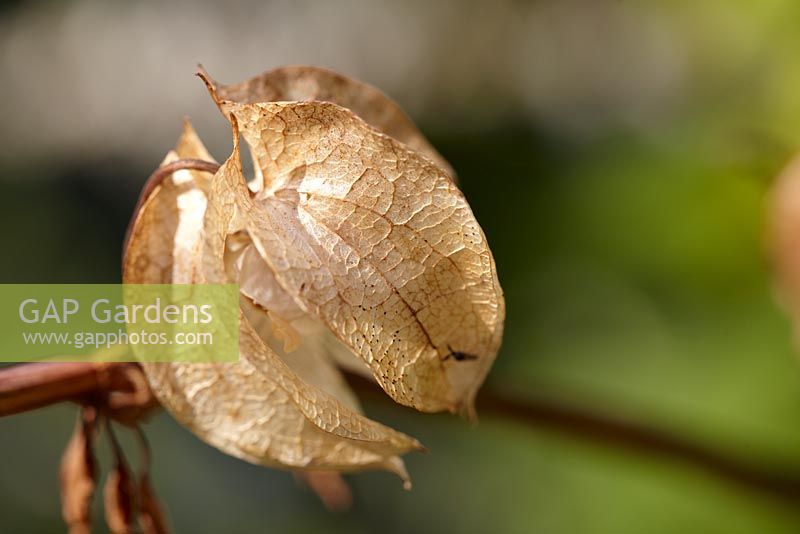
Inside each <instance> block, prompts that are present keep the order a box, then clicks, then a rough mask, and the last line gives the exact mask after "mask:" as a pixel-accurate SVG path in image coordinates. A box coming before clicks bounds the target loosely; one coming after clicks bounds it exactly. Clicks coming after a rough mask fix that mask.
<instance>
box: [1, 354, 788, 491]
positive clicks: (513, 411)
mask: <svg viewBox="0 0 800 534" xmlns="http://www.w3.org/2000/svg"><path fill="white" fill-rule="evenodd" d="M132 365H133V366H135V365H136V364H130V363H104V364H97V363H35V364H23V365H18V366H14V367H7V368H3V369H0V417H2V416H5V415H12V414H15V413H20V412H24V411H29V410H34V409H36V408H40V407H42V406H46V405H48V404H54V403H57V402H61V401H74V400H77V401H79V402H80V401H81V400H86V399H92V398H97V396H98V395H108V394H109V393H111V392H114V391H115V388H125V389H124V390H125V391H130V388H131V387H133V386H132V385H131V384H130V382H129V381H128V380H127V379H126V378H125V376H126V374H128V373H129V372H130V368H129V367H128V370H127V371H126V366H132ZM348 382H349V383H350V385H351V386H352V387H353V388H354V389H356V390H358V391H359V392H360V393H365V394H367V395H369V396H370V397H371V398H373V399H376V400H385V399H387V398H388V397H387V396H386V395H385V394H383V393H382V392H381V391H380V389H379V388H378V387H377V386H376V385H375V384H373V383H372V382H370V381H368V380H366V379H364V378H360V377H356V376H354V375H348ZM478 410H479V412H480V413H482V414H484V415H492V416H495V417H498V418H504V419H509V420H512V421H515V422H517V423H522V424H524V425H526V426H529V427H531V428H536V429H546V430H550V431H554V432H558V433H562V434H566V435H569V436H573V437H575V438H579V439H583V440H588V441H592V442H595V443H600V444H603V445H606V446H609V447H614V448H617V449H625V450H628V451H632V452H636V453H640V454H645V455H651V456H659V457H662V458H666V459H670V460H677V461H680V462H683V463H685V464H687V465H690V466H693V467H695V468H698V469H700V470H703V471H705V472H707V473H709V474H711V475H714V476H716V477H718V478H720V479H722V480H725V481H728V482H731V483H734V484H736V485H738V486H740V487H743V488H746V489H750V490H754V491H757V492H760V493H762V494H764V495H768V496H771V497H775V498H778V499H780V500H783V501H786V502H790V503H791V504H793V505H797V504H798V503H800V473H798V472H797V471H796V470H793V469H780V468H777V467H776V466H766V465H759V464H758V463H757V462H756V461H754V460H749V461H748V460H745V459H741V458H736V457H734V456H730V455H727V454H725V453H722V452H720V451H717V450H714V449H712V448H709V447H707V446H705V445H702V444H699V443H695V442H692V441H689V440H687V439H685V438H681V437H678V436H676V435H673V434H670V433H668V432H665V431H663V430H659V429H656V428H651V427H647V426H644V425H641V424H638V423H633V422H627V421H623V420H620V419H615V418H613V417H610V416H607V415H603V414H599V413H592V412H589V411H584V410H582V409H578V408H570V407H566V406H562V405H560V404H555V403H552V402H549V401H546V400H541V399H538V400H524V401H523V400H520V399H515V398H512V397H508V396H505V395H503V394H500V393H498V392H496V391H491V390H488V389H485V390H484V391H483V392H482V393H481V395H480V396H479V399H478Z"/></svg>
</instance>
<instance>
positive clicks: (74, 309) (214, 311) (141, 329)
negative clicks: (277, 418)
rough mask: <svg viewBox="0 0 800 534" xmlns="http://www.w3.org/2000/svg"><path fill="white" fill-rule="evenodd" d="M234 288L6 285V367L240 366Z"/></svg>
mask: <svg viewBox="0 0 800 534" xmlns="http://www.w3.org/2000/svg"><path fill="white" fill-rule="evenodd" d="M239 313H240V311H239V287H238V286H237V285H234V284H195V285H187V284H174V285H173V284H143V285H133V284H0V362H43V361H112V362H135V361H139V362H194V363H211V362H236V361H238V360H239Z"/></svg>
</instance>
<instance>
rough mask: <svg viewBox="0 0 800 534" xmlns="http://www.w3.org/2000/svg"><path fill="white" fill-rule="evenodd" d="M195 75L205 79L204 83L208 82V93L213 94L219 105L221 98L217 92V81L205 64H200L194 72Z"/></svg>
mask: <svg viewBox="0 0 800 534" xmlns="http://www.w3.org/2000/svg"><path fill="white" fill-rule="evenodd" d="M194 75H195V76H197V77H198V78H200V79H201V80H203V83H204V84H206V89H208V94H210V95H211V98H212V99H213V100H214V103H215V104H217V106H219V104H220V102H221V99H220V98H219V95H218V94H217V82H216V80H214V78H212V77H211V75H210V74H209V73H208V71H206V69H205V68H204V67H203V65H200V64H198V65H197V70H196V71H195V73H194Z"/></svg>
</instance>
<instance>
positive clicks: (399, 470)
mask: <svg viewBox="0 0 800 534" xmlns="http://www.w3.org/2000/svg"><path fill="white" fill-rule="evenodd" d="M385 467H386V469H387V470H388V471H390V472H392V473H394V474H395V475H397V476H398V477H399V478H400V481H401V482H402V483H403V489H404V490H406V491H410V490H411V476H410V475H409V474H408V470H407V469H406V464H405V463H404V462H403V460H402V459H400V457H399V456H392V457H391V458H389V459H388V460H386V465H385Z"/></svg>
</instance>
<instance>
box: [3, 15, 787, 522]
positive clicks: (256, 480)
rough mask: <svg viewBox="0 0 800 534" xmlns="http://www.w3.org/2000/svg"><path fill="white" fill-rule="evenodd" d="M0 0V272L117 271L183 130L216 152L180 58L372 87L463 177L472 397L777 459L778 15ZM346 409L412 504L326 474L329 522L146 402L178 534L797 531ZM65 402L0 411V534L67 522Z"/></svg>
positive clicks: (600, 468)
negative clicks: (61, 489) (338, 494)
mask: <svg viewBox="0 0 800 534" xmlns="http://www.w3.org/2000/svg"><path fill="white" fill-rule="evenodd" d="M0 5H2V7H0V72H2V83H0V116H2V117H3V120H2V122H0V239H2V245H3V253H2V261H0V282H3V283H13V282H115V281H117V280H118V279H119V257H120V249H121V242H122V236H123V232H124V228H125V226H126V224H127V220H128V218H129V215H130V213H131V210H132V208H133V205H134V202H135V199H136V195H137V193H138V189H139V188H140V187H141V185H142V183H143V181H144V179H145V178H146V176H147V175H148V174H149V173H150V172H151V170H152V169H153V168H154V167H155V166H156V165H157V164H158V162H159V161H160V159H161V157H162V156H163V154H164V153H165V152H166V150H167V149H168V148H169V147H170V146H171V144H172V142H173V141H174V139H175V138H176V137H177V135H178V133H179V129H180V119H181V117H182V116H183V115H186V114H189V115H191V117H192V120H193V121H194V122H195V124H196V126H197V128H198V130H199V133H200V135H201V136H202V137H203V138H204V139H206V140H207V141H208V144H209V146H210V147H211V149H212V152H213V153H214V154H215V155H216V157H217V158H218V159H222V158H224V157H225V155H226V154H227V153H228V151H229V131H228V129H227V127H226V126H225V123H224V121H223V119H222V118H221V117H220V116H219V115H218V113H217V112H216V110H215V109H213V106H212V105H211V103H210V102H209V101H208V99H207V96H206V94H205V90H204V88H203V87H202V85H201V84H200V83H199V82H198V81H197V80H196V79H194V78H193V77H192V72H193V68H194V66H195V64H196V63H197V62H198V61H202V62H203V63H204V65H205V66H206V67H207V68H208V70H209V71H210V72H211V73H212V74H214V75H215V77H217V78H218V79H220V80H222V81H226V82H234V81H238V80H240V79H244V78H245V77H248V76H251V75H254V74H256V73H258V72H261V71H262V70H266V69H268V68H272V67H274V66H278V65H281V64H287V63H308V64H317V65H321V66H327V67H330V68H334V69H337V70H340V71H342V72H344V73H346V74H350V75H352V76H354V77H357V78H359V79H362V80H364V81H368V82H371V83H374V84H376V85H378V86H379V87H381V88H382V89H384V90H385V91H386V92H388V93H389V94H390V95H392V96H393V97H395V98H396V99H397V100H398V101H400V103H401V104H402V105H403V106H404V107H406V108H407V109H408V110H409V112H410V113H411V115H412V116H413V117H414V119H415V120H416V121H417V122H418V123H419V124H420V126H421V128H422V129H423V130H424V131H425V132H426V134H428V135H429V137H430V138H431V140H432V141H433V143H434V145H435V146H437V148H439V150H440V151H441V152H442V153H443V154H444V155H445V156H446V157H447V158H448V159H449V160H450V161H451V163H452V164H453V166H454V167H455V169H456V170H457V172H458V174H459V176H460V178H461V184H462V187H463V190H464V192H465V194H466V195H467V197H468V199H469V201H470V203H471V205H472V207H473V210H474V212H475V214H476V216H477V218H478V220H479V221H480V223H481V225H482V226H483V228H484V230H485V232H486V234H487V235H488V238H489V242H490V243H491V245H492V250H493V252H494V254H495V257H496V260H497V265H498V270H499V274H500V280H501V282H502V285H503V288H504V290H505V293H506V299H507V305H508V320H507V324H506V336H505V340H504V345H503V349H502V352H501V354H500V356H499V358H498V360H497V363H496V365H495V367H494V369H493V371H492V374H491V376H490V378H489V382H488V387H491V388H494V389H496V390H500V391H505V392H508V393H509V394H513V395H516V396H519V397H522V398H526V397H529V398H543V399H547V400H550V401H552V402H558V403H561V404H564V405H566V406H570V407H575V408H579V409H580V408H587V409H590V410H591V411H593V412H600V413H605V414H609V415H613V416H615V417H620V418H623V419H626V420H631V421H639V422H642V423H646V424H648V425H651V426H656V427H659V428H663V429H665V430H667V431H670V432H672V433H674V434H677V435H680V436H683V437H685V438H687V439H692V440H695V441H697V442H699V443H702V444H705V445H707V446H710V447H713V448H715V449H718V450H721V451H724V452H726V453H729V454H732V455H736V456H742V457H746V458H751V459H753V460H756V461H760V462H761V463H763V464H766V465H771V466H774V467H775V468H782V469H786V470H790V469H791V470H794V471H796V470H800V360H798V358H797V357H796V355H795V354H794V352H793V349H792V345H791V339H790V336H791V335H790V328H789V324H788V321H787V319H786V318H785V317H784V316H783V315H782V314H781V312H780V310H779V309H778V307H777V306H776V304H775V302H774V298H773V296H774V295H773V283H772V280H771V277H770V267H769V258H768V255H767V253H766V247H765V246H764V244H763V236H764V224H763V222H764V218H765V210H766V207H767V205H766V203H765V193H766V192H767V190H768V188H769V186H770V183H771V180H772V178H773V177H774V176H775V174H776V173H777V172H778V171H779V170H780V168H781V167H782V166H783V165H784V164H785V163H786V162H787V161H788V159H789V158H790V157H791V155H792V153H793V152H794V151H796V150H797V148H798V147H800V32H798V31H797V28H798V22H800V3H798V2H796V0H762V1H760V2H752V1H745V0H704V1H703V2H690V1H681V0H676V1H670V2H667V1H661V2H656V1H654V0H651V1H646V0H645V1H640V2H632V1H627V0H625V1H618V0H585V1H581V0H567V1H556V0H546V1H535V2H522V1H510V0H508V1H499V2H474V1H463V2H456V1H452V2H422V1H411V2H404V3H402V4H401V3H397V2H390V1H388V0H387V1H383V2H371V3H367V2H359V1H355V0H354V1H349V2H336V3H334V2H327V3H324V2H308V1H304V2H291V3H289V2H285V3H283V2H267V3H264V2H256V1H252V2H249V1H241V2H224V3H222V2H220V3H210V2H169V3H164V2H156V1H154V0H153V1H138V2H122V1H99V0H98V1H91V0H70V1H63V2H52V1H39V2H19V1H18V2H5V3H2V4H0ZM366 409H367V413H368V415H370V416H372V417H374V418H376V419H378V420H380V421H382V422H385V423H388V424H390V425H391V426H393V427H396V428H399V429H400V430H402V431H404V432H407V433H410V434H412V435H414V436H415V437H418V438H419V439H420V440H421V441H422V442H423V443H425V444H426V446H427V447H428V448H429V449H430V451H431V452H430V454H427V455H419V454H416V455H411V456H409V457H408V458H407V463H408V467H409V470H410V472H411V475H412V478H413V480H414V489H413V491H411V492H404V491H403V490H402V488H401V486H400V484H399V483H398V482H397V480H395V479H394V478H392V477H391V476H389V475H386V474H382V473H369V474H362V475H354V476H349V477H348V480H349V481H350V482H351V484H352V486H353V489H354V493H355V498H356V504H355V507H354V508H353V510H352V511H350V512H347V513H344V514H330V513H328V512H326V511H325V510H324V509H323V507H322V506H321V505H320V504H319V502H318V501H317V499H316V497H315V496H314V495H313V494H311V493H310V492H309V491H307V490H304V489H302V488H301V487H299V486H298V485H297V484H296V483H295V481H294V480H293V478H292V477H291V475H289V474H287V473H284V472H278V471H272V470H269V469H264V468H259V467H254V466H251V465H248V464H246V463H243V462H240V461H238V460H235V459H233V458H229V457H226V456H224V455H223V454H221V453H218V452H217V451H216V450H214V449H212V448H210V447H208V446H206V445H204V444H203V443H201V442H200V441H199V440H198V439H196V438H194V437H193V436H192V435H191V434H190V433H189V432H188V431H186V430H184V429H182V428H181V427H179V426H178V425H177V424H176V423H175V422H174V421H172V420H171V419H170V417H169V416H167V415H166V414H163V413H162V414H159V415H157V416H156V417H154V418H153V420H152V422H151V423H150V424H148V425H147V427H146V431H147V434H148V436H149V437H150V440H151V441H152V445H153V449H154V455H155V460H154V461H155V482H156V489H157V491H158V492H159V493H160V495H161V497H162V498H163V500H164V502H165V503H166V504H167V506H168V509H169V515H170V518H171V521H172V523H173V525H174V527H175V530H176V531H177V532H179V533H183V532H192V533H201V532H267V531H269V532H340V531H341V532H383V533H393V532H498V533H500V532H531V533H568V534H571V533H591V534H594V533H598V534H600V533H608V534H623V533H716V532H719V533H759V534H762V533H771V532H776V533H777V532H786V533H796V532H800V510H798V509H797V507H792V506H790V505H787V504H786V503H783V502H780V501H776V500H774V499H771V498H769V497H767V496H764V495H763V494H759V493H756V492H752V491H748V490H745V489H743V488H741V487H738V486H733V485H731V484H729V483H727V482H725V481H722V480H720V479H718V478H715V477H713V476H711V475H709V474H708V473H706V472H703V471H702V470H698V469H697V468H695V467H693V466H690V465H687V464H685V463H681V462H677V461H670V460H665V459H663V458H659V457H650V456H647V455H642V454H634V453H631V452H630V451H625V450H615V449H614V448H610V447H606V446H601V445H598V444H595V443H592V442H588V441H582V440H579V439H576V438H575V437H570V436H566V435H562V434H559V433H557V432H553V431H547V430H538V429H536V428H531V427H529V426H522V425H520V424H517V423H514V422H510V421H505V420H503V421H501V420H497V419H493V418H492V417H491V416H486V417H483V418H482V420H481V422H480V425H479V426H477V427H475V428H472V427H470V426H469V425H467V424H466V423H464V422H462V421H460V420H458V419H455V418H453V417H448V416H432V415H421V414H416V413H411V412H410V411H409V410H405V409H401V408H399V407H391V406H388V405H387V404H385V403H382V404H379V405H373V404H368V405H367V406H366ZM74 416H75V409H74V407H71V406H59V407H54V408H48V409H45V410H40V411H37V412H35V413H31V414H26V415H22V416H16V417H12V418H7V419H3V420H0V532H3V533H5V532H9V533H16V532H25V533H27V532H59V531H63V526H62V524H61V521H60V516H59V502H58V482H57V468H58V467H57V466H58V461H59V456H60V454H61V451H62V449H63V447H64V445H65V443H66V441H67V439H68V436H69V434H70V432H71V428H72V425H73V422H74ZM123 434H124V433H123ZM123 439H124V440H125V441H126V443H128V444H130V436H128V435H127V434H124V435H123ZM103 447H104V448H105V452H104V458H105V459H106V466H107V465H108V462H107V460H108V453H107V448H108V446H107V444H104V445H103ZM130 450H131V451H135V449H133V448H131V449H130ZM98 514H99V509H98ZM98 519H99V515H98ZM100 523H101V521H98V524H99V525H98V527H97V531H98V532H103V531H104V527H103V526H102V525H100Z"/></svg>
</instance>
